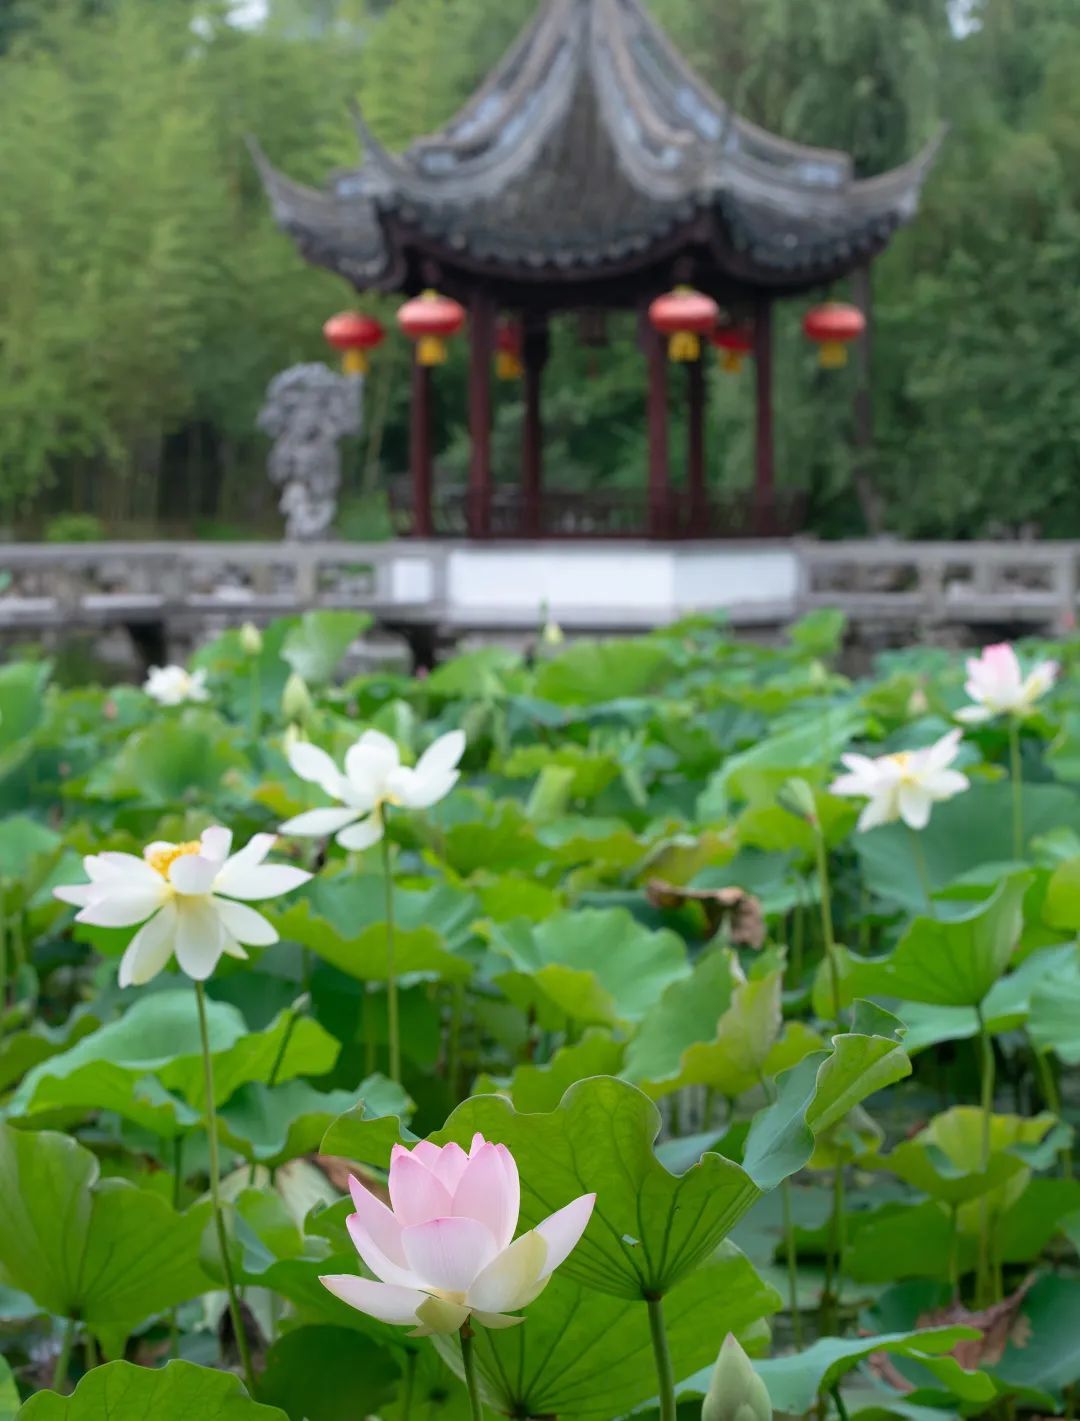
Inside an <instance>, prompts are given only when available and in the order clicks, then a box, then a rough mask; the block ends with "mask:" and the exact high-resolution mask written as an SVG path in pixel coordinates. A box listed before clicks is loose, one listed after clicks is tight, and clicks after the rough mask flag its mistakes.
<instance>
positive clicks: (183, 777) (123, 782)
mask: <svg viewBox="0 0 1080 1421" xmlns="http://www.w3.org/2000/svg"><path fill="white" fill-rule="evenodd" d="M189 716H190V718H185V719H183V720H180V719H174V718H164V717H163V718H162V719H160V720H156V721H154V722H153V723H152V724H150V725H148V726H147V727H146V728H145V729H144V730H137V731H136V732H135V734H134V735H131V736H129V737H128V739H127V740H126V741H125V743H124V747H123V749H122V750H121V751H120V753H119V755H117V756H116V758H115V759H113V760H106V761H105V762H104V763H103V764H101V765H99V766H98V767H97V768H96V769H95V770H94V771H93V772H92V773H91V775H90V778H89V780H88V782H87V785H86V789H85V793H86V796H87V797H88V798H90V799H140V800H143V801H144V802H146V803H149V804H155V805H157V804H161V805H170V804H174V803H176V802H178V801H180V802H182V801H184V800H192V801H194V800H195V799H197V798H198V799H199V800H200V802H201V801H202V800H203V799H204V798H205V796H206V795H208V794H212V793H213V792H214V791H215V790H217V789H218V787H219V786H220V784H221V781H222V778H223V776H224V775H225V774H226V772H227V771H229V770H234V769H240V768H243V767H244V765H245V764H246V761H245V759H244V756H243V754H242V753H241V752H240V750H238V749H237V746H236V734H235V731H234V730H233V729H232V728H231V727H229V726H227V725H226V724H225V722H224V721H222V720H219V719H218V718H217V717H216V716H214V715H212V714H211V713H209V712H197V713H189Z"/></svg>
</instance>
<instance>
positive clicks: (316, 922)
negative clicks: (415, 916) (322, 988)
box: [265, 901, 472, 982]
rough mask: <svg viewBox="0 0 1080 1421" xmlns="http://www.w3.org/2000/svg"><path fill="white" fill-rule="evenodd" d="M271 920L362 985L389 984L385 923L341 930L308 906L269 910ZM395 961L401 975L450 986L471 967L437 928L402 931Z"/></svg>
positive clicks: (397, 933)
mask: <svg viewBox="0 0 1080 1421" xmlns="http://www.w3.org/2000/svg"><path fill="white" fill-rule="evenodd" d="M265 916H266V917H268V918H269V919H270V920H271V921H272V922H273V924H274V926H275V927H276V928H277V930H278V932H279V933H280V934H281V936H282V938H284V939H285V940H286V941H288V942H298V943H301V944H302V945H303V946H304V947H307V948H310V949H311V951H312V952H314V953H315V955H316V956H317V957H321V958H322V960H323V961H324V962H329V963H330V965H331V966H332V967H336V968H337V969H338V970H339V971H340V972H345V973H347V975H348V976H350V977H356V978H357V979H358V980H359V981H361V982H385V981H386V978H387V962H388V957H387V937H386V924H385V923H372V924H369V925H368V926H367V927H364V928H353V929H351V930H346V931H344V932H342V931H340V930H339V929H338V928H336V927H335V926H334V924H333V923H331V922H329V921H328V920H327V919H326V918H323V917H320V916H319V915H318V914H317V913H315V912H314V910H313V909H312V906H311V904H310V903H309V902H306V901H301V902H299V903H293V904H291V905H290V906H289V907H288V908H285V909H277V910H270V911H268V912H266V914H265ZM394 963H395V967H396V971H397V974H398V975H399V976H405V975H407V974H409V973H412V972H421V973H424V974H426V975H428V976H435V977H440V978H442V979H444V980H445V981H451V982H464V981H466V980H467V979H468V978H469V976H470V975H471V973H472V968H471V966H470V965H469V963H468V962H466V961H465V959H464V958H462V957H455V956H454V954H453V953H452V952H449V951H448V950H447V949H446V947H445V946H444V945H443V940H442V938H441V937H440V936H439V934H438V933H437V932H436V931H435V929H434V928H429V927H420V928H405V927H397V928H396V931H395V934H394Z"/></svg>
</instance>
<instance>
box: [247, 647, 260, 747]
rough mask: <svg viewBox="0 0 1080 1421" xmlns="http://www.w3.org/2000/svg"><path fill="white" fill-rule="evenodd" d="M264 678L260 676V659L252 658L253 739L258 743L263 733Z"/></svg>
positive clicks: (250, 708)
mask: <svg viewBox="0 0 1080 1421" xmlns="http://www.w3.org/2000/svg"><path fill="white" fill-rule="evenodd" d="M261 702H262V678H261V676H260V675H259V658H258V657H257V656H253V657H252V658H251V706H250V707H249V714H250V716H251V738H252V741H256V740H258V738H259V734H260V732H261V731H262V704H261Z"/></svg>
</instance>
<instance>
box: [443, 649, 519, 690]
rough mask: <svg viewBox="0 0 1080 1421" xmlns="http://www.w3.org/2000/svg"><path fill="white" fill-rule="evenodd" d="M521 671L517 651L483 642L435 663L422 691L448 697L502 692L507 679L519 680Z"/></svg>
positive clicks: (508, 682) (506, 684) (508, 680)
mask: <svg viewBox="0 0 1080 1421" xmlns="http://www.w3.org/2000/svg"><path fill="white" fill-rule="evenodd" d="M521 671H522V660H521V655H520V653H518V652H516V651H511V650H510V648H509V647H504V646H482V647H478V648H477V649H476V650H475V651H466V652H462V654H461V655H460V656H454V657H452V658H451V659H450V660H449V661H444V662H442V663H441V664H440V665H438V666H436V668H435V670H434V671H432V673H431V675H430V676H429V677H428V679H427V680H426V681H425V682H424V692H425V694H426V695H429V696H445V697H447V698H449V699H451V700H455V699H457V698H458V697H468V698H470V699H474V698H478V697H484V698H491V697H497V696H503V695H506V693H507V689H508V685H509V684H510V683H517V682H519V681H520V680H521V674H520V673H521Z"/></svg>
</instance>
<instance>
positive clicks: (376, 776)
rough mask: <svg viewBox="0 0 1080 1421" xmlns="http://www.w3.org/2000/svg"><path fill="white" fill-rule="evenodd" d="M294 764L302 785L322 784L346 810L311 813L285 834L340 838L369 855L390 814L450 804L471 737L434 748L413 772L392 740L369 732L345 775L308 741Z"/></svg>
mask: <svg viewBox="0 0 1080 1421" xmlns="http://www.w3.org/2000/svg"><path fill="white" fill-rule="evenodd" d="M287 753H288V756H289V764H290V765H291V766H292V768H293V770H294V771H295V773H296V774H298V775H299V776H300V778H301V779H302V780H307V781H308V782H309V783H310V784H317V785H318V786H319V788H320V789H322V790H324V791H325V792H326V793H327V794H328V795H329V796H330V798H331V799H336V800H338V801H339V802H340V803H341V804H342V805H343V806H344V808H342V809H311V810H308V812H307V813H306V814H298V815H297V816H296V818H295V819H290V820H289V821H288V822H287V823H285V824H282V826H281V832H282V833H283V834H301V835H304V836H306V837H311V838H321V837H322V836H323V835H324V834H334V835H336V836H337V841H338V843H339V844H340V845H341V846H342V848H344V849H367V848H370V847H371V845H372V844H377V843H378V842H379V840H380V839H381V838H382V836H383V828H384V822H383V821H384V812H383V811H384V810H385V809H386V808H387V807H388V806H390V807H399V808H402V809H428V808H430V806H431V805H433V804H437V803H438V802H439V800H440V799H444V798H445V797H446V796H447V795H448V794H449V793H450V791H451V790H452V789H453V787H454V785H455V784H457V781H458V778H459V771H458V763H459V761H460V760H461V757H462V755H464V753H465V733H464V731H461V730H451V731H450V733H449V734H448V735H442V736H440V737H439V739H438V740H436V741H435V742H434V744H433V745H430V746H429V747H428V749H427V750H425V751H424V753H423V754H422V755H421V756H420V759H419V760H418V761H417V763H416V765H415V766H414V767H412V768H410V767H409V766H408V765H403V764H402V763H401V753H400V751H399V750H398V747H397V745H395V743H394V742H393V741H392V740H391V739H390V737H389V736H388V735H383V734H382V732H381V731H378V730H365V731H364V733H363V735H361V737H360V739H359V740H358V741H357V742H356V744H355V745H354V746H353V747H352V749H351V750H350V751H349V752H348V754H347V755H346V756H345V770H344V773H342V771H341V770H339V769H338V767H337V766H336V765H335V764H334V762H333V760H331V758H330V756H329V755H328V754H327V753H326V751H325V750H320V749H319V748H318V746H316V745H310V744H308V742H307V741H305V740H293V741H292V742H291V743H290V744H289V745H288V750H287Z"/></svg>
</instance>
